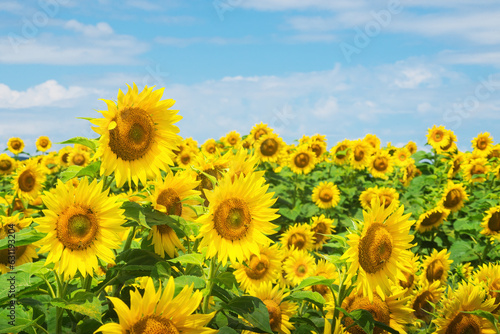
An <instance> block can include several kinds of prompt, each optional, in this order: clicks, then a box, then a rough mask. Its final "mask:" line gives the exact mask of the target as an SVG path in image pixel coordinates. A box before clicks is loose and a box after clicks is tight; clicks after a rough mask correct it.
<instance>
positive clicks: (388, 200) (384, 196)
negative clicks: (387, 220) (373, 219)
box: [377, 187, 399, 208]
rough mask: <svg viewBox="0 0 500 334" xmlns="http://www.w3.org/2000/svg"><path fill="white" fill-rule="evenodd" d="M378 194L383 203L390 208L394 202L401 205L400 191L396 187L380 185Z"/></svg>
mask: <svg viewBox="0 0 500 334" xmlns="http://www.w3.org/2000/svg"><path fill="white" fill-rule="evenodd" d="M377 196H378V198H379V200H380V203H381V204H384V207H386V208H388V207H389V205H391V204H392V203H393V202H394V203H396V206H399V193H398V192H397V191H396V189H394V188H388V187H380V188H378V191H377Z"/></svg>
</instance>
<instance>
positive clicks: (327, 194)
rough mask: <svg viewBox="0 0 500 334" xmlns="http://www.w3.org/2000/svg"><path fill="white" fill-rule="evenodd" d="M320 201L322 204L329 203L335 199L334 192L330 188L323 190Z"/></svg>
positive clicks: (320, 192) (320, 193)
mask: <svg viewBox="0 0 500 334" xmlns="http://www.w3.org/2000/svg"><path fill="white" fill-rule="evenodd" d="M318 197H319V199H320V201H321V202H324V203H328V202H331V200H332V199H333V191H332V190H331V189H329V188H323V189H321V190H320V191H319V196H318Z"/></svg>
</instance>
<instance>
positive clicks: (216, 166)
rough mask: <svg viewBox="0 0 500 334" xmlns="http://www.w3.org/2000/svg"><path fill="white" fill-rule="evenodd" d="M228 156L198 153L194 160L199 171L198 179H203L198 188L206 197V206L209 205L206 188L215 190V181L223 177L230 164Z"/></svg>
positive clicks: (202, 195) (203, 196)
mask: <svg viewBox="0 0 500 334" xmlns="http://www.w3.org/2000/svg"><path fill="white" fill-rule="evenodd" d="M228 157H229V155H228V154H226V155H224V156H220V155H213V156H211V157H205V156H203V155H198V156H197V157H196V160H195V161H194V167H196V169H197V172H198V175H197V180H200V181H201V182H200V184H199V185H198V188H197V189H196V190H200V191H201V198H203V199H205V206H208V200H207V199H206V197H205V189H206V190H210V191H211V190H213V189H214V186H215V183H214V181H218V180H220V179H222V177H223V176H224V174H225V173H224V172H225V171H226V170H227V168H228V165H229V161H228V160H227V158H228Z"/></svg>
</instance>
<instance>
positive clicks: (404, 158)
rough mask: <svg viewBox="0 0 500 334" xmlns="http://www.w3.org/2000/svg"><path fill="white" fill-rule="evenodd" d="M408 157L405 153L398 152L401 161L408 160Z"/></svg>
mask: <svg viewBox="0 0 500 334" xmlns="http://www.w3.org/2000/svg"><path fill="white" fill-rule="evenodd" d="M407 158H408V157H407V156H406V154H405V153H399V154H398V159H399V161H406V159H407Z"/></svg>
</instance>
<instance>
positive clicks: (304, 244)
mask: <svg viewBox="0 0 500 334" xmlns="http://www.w3.org/2000/svg"><path fill="white" fill-rule="evenodd" d="M313 238H314V232H313V231H312V230H311V225H309V224H295V225H293V226H289V227H288V229H287V230H286V232H285V233H283V234H282V235H281V238H280V241H281V244H282V245H283V246H284V247H286V248H288V249H290V250H291V249H298V250H312V249H313V246H314V240H313Z"/></svg>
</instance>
